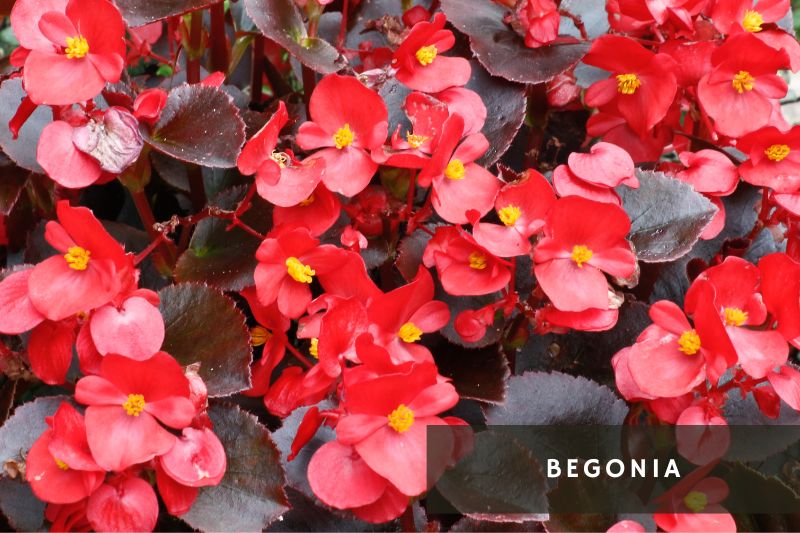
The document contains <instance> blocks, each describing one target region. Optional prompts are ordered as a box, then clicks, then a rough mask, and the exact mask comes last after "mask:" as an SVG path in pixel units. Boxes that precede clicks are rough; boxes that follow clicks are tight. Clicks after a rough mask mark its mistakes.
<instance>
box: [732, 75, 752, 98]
mask: <svg viewBox="0 0 800 533" xmlns="http://www.w3.org/2000/svg"><path fill="white" fill-rule="evenodd" d="M755 81H756V79H755V78H754V77H753V76H751V75H750V73H749V72H747V71H746V70H740V71H739V72H737V73H736V76H734V77H733V80H732V81H731V85H732V86H733V88H734V89H736V91H737V92H738V93H739V94H742V93H743V92H745V91H752V90H753V83H754V82H755Z"/></svg>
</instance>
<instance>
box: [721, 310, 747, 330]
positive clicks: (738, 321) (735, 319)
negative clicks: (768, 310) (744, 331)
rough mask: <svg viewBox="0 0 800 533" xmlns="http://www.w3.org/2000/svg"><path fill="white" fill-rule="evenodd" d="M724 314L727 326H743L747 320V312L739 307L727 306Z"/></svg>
mask: <svg viewBox="0 0 800 533" xmlns="http://www.w3.org/2000/svg"><path fill="white" fill-rule="evenodd" d="M722 316H723V318H724V320H725V325H726V326H741V325H743V324H744V323H745V322H747V313H746V312H745V311H742V310H741V309H739V308H738V307H726V308H725V309H724V310H723V311H722Z"/></svg>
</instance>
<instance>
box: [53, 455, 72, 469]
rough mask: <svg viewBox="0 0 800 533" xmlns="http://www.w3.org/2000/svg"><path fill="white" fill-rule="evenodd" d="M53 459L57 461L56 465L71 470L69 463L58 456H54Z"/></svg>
mask: <svg viewBox="0 0 800 533" xmlns="http://www.w3.org/2000/svg"><path fill="white" fill-rule="evenodd" d="M53 460H54V461H55V462H56V466H57V467H59V468H60V469H61V470H69V465H68V464H67V463H65V462H64V461H62V460H61V459H59V458H57V457H53Z"/></svg>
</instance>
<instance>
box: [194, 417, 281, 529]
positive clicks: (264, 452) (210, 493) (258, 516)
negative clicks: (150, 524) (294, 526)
mask: <svg viewBox="0 0 800 533" xmlns="http://www.w3.org/2000/svg"><path fill="white" fill-rule="evenodd" d="M208 415H209V416H210V417H211V421H212V422H213V423H214V432H215V433H216V434H217V436H218V437H219V440H220V441H221V442H222V446H223V447H224V448H225V453H226V455H227V460H228V467H227V470H226V471H225V476H224V477H223V478H222V481H221V482H220V484H219V485H217V486H216V487H205V488H203V489H200V492H199V494H198V495H197V500H196V501H195V502H194V505H193V506H192V508H191V509H190V510H189V512H188V513H186V514H185V515H183V516H181V518H182V519H183V520H184V521H185V522H186V523H187V524H189V525H190V526H191V527H193V528H195V529H199V530H201V531H262V530H263V529H264V528H265V527H267V526H268V525H269V524H271V523H272V522H273V521H274V520H275V519H276V518H278V517H279V516H281V515H282V514H283V513H285V512H286V511H287V510H288V509H289V506H288V503H289V502H288V500H287V499H286V493H285V492H284V490H283V486H284V484H285V479H284V474H283V468H282V467H281V463H280V457H279V455H278V450H277V448H276V447H275V444H274V443H273V442H272V438H271V437H270V433H269V431H267V428H265V427H264V426H262V425H261V424H260V423H259V422H258V419H256V417H255V416H253V415H251V414H250V413H247V412H245V411H242V410H241V409H239V407H238V406H235V405H230V404H226V403H222V404H216V403H215V404H212V405H211V407H210V408H209V409H208Z"/></svg>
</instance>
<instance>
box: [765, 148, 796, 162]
mask: <svg viewBox="0 0 800 533" xmlns="http://www.w3.org/2000/svg"><path fill="white" fill-rule="evenodd" d="M790 152H791V150H790V149H789V147H788V146H787V145H785V144H773V145H772V146H770V147H769V148H767V149H766V150H764V154H765V155H766V156H767V159H769V160H770V161H776V162H777V161H783V160H784V159H786V156H787V155H789V153H790Z"/></svg>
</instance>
